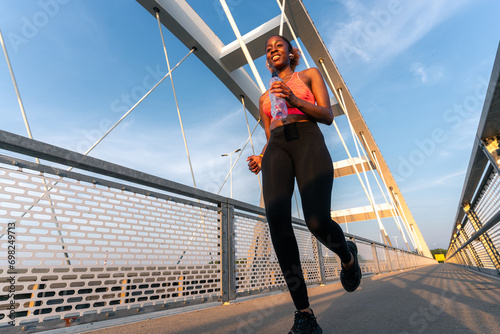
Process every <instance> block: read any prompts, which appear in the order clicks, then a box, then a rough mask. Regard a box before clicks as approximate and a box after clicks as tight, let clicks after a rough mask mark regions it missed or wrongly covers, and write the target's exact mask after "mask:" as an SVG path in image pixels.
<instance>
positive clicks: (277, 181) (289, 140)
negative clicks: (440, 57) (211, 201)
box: [262, 122, 351, 310]
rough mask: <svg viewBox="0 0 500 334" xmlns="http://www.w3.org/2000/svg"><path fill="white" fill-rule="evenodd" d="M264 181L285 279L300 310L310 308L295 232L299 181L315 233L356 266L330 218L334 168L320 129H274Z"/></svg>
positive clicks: (269, 218) (307, 125) (301, 126)
mask: <svg viewBox="0 0 500 334" xmlns="http://www.w3.org/2000/svg"><path fill="white" fill-rule="evenodd" d="M262 178H263V187H264V189H263V192H264V202H265V206H266V216H267V221H268V223H269V230H270V232H271V239H272V241H273V246H274V250H275V253H276V256H277V257H278V261H279V263H280V267H281V270H282V272H283V276H284V277H285V281H286V284H287V286H288V290H289V291H290V294H291V296H292V299H293V303H294V304H295V307H296V308H297V309H298V310H301V309H305V308H308V307H309V300H308V296H307V287H306V283H305V281H304V276H303V274H302V269H301V266H300V255H299V249H298V245H297V240H296V239H295V234H294V233H293V228H292V195H293V188H294V178H297V184H298V187H299V191H300V196H301V199H302V210H303V212H304V218H305V221H306V224H307V227H308V228H309V230H310V231H311V233H312V234H313V235H314V236H315V237H316V238H317V239H318V240H319V241H320V242H321V243H322V244H324V245H325V246H326V247H327V248H328V249H330V250H331V251H333V252H335V254H337V255H338V256H339V257H340V260H341V261H342V262H344V263H348V262H349V261H351V253H350V251H349V249H348V248H347V244H346V241H345V237H344V232H343V231H342V229H341V228H340V226H339V225H338V224H337V223H336V222H334V221H333V220H332V219H331V216H330V203H331V192H332V185H333V165H332V159H331V157H330V153H329V152H328V149H327V148H326V145H325V141H324V138H323V134H322V133H321V131H320V129H319V127H318V125H317V124H316V123H313V122H299V123H291V124H287V125H285V126H281V127H278V128H275V129H273V130H272V131H271V137H270V138H269V142H268V144H267V148H266V152H265V154H264V158H263V159H262Z"/></svg>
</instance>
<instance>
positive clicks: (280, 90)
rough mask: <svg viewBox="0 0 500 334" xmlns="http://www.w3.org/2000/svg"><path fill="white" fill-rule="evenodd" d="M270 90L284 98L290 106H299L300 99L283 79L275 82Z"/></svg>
mask: <svg viewBox="0 0 500 334" xmlns="http://www.w3.org/2000/svg"><path fill="white" fill-rule="evenodd" d="M269 92H270V93H273V94H276V96H277V97H282V98H284V99H285V100H286V102H287V103H288V105H289V106H290V107H292V108H296V107H297V104H298V101H299V99H298V97H296V96H295V94H294V93H293V92H292V90H291V89H290V87H288V86H287V85H286V84H285V83H284V82H283V81H275V82H273V84H272V85H271V87H269Z"/></svg>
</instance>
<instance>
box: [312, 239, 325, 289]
mask: <svg viewBox="0 0 500 334" xmlns="http://www.w3.org/2000/svg"><path fill="white" fill-rule="evenodd" d="M314 239H315V240H316V252H317V254H318V264H319V282H320V284H325V283H326V273H325V263H324V262H323V250H322V248H321V243H320V242H319V241H318V239H316V238H314Z"/></svg>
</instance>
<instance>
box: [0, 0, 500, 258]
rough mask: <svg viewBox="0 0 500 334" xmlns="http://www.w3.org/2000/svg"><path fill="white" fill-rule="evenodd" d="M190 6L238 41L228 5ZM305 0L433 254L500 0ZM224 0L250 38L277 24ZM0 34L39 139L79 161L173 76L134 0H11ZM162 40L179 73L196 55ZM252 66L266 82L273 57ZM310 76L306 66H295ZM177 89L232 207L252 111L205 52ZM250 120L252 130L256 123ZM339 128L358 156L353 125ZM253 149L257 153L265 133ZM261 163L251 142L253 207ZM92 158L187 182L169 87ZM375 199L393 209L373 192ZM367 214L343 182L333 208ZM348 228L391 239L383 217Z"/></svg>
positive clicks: (197, 144)
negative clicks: (256, 164) (255, 162)
mask: <svg viewBox="0 0 500 334" xmlns="http://www.w3.org/2000/svg"><path fill="white" fill-rule="evenodd" d="M187 2H188V3H189V4H190V5H191V6H192V7H193V8H194V9H195V10H196V11H197V12H198V13H199V15H200V16H201V18H202V19H203V20H204V21H205V22H206V23H207V24H208V26H209V27H210V28H211V29H212V30H213V31H214V32H215V33H216V34H217V35H218V36H219V38H220V39H221V40H222V42H223V43H225V44H228V43H230V42H232V41H233V40H234V39H235V36H234V33H233V31H232V30H231V28H230V25H229V23H228V21H227V19H226V17H225V15H224V14H223V11H222V8H221V6H220V3H219V0H188V1H187ZM303 2H304V4H305V7H306V8H307V10H308V12H309V14H310V16H311V17H312V19H313V21H314V23H315V25H316V28H317V29H318V31H319V34H320V35H321V37H322V39H323V40H324V42H325V44H326V45H327V47H328V49H329V51H330V53H331V55H332V57H333V59H334V61H335V63H336V65H337V67H338V69H339V71H340V73H341V75H342V77H343V79H344V81H345V82H346V84H347V87H348V88H349V90H350V92H351V94H352V96H353V98H354V100H355V101H356V104H357V106H358V108H359V110H360V111H361V114H362V115H363V117H364V119H365V121H366V123H367V125H368V127H369V129H370V131H371V132H372V135H373V137H374V138H375V140H376V142H377V144H378V146H379V148H380V150H381V152H382V154H383V156H384V158H385V160H386V162H387V164H388V165H389V168H390V169H391V171H392V173H393V175H394V177H395V178H396V181H397V182H398V186H399V188H400V189H401V192H402V195H403V197H404V198H405V200H406V202H407V204H408V206H409V208H410V210H411V211H412V214H413V217H414V219H415V221H416V223H417V225H418V226H419V228H420V230H421V232H422V234H423V236H424V238H425V240H426V242H427V244H428V246H429V248H430V249H434V248H438V247H439V248H447V247H448V243H449V240H450V235H451V232H452V228H453V225H454V219H455V217H456V213H457V208H458V202H459V199H460V195H461V191H462V187H463V182H464V178H465V173H466V170H467V166H468V163H469V158H470V154H471V150H472V143H473V139H474V135H475V133H476V131H477V126H478V121H479V116H480V114H481V110H482V107H483V102H484V96H485V92H486V87H487V84H488V82H489V79H490V75H491V70H492V67H493V62H494V59H495V55H496V52H497V48H498V46H499V37H500V36H499V32H500V20H498V13H499V12H500V2H498V1H495V0H484V1H475V0H442V1H420V0H417V1H411V2H409V1H398V0H387V1H373V0H368V1H361V0H304V1H303ZM227 4H228V6H229V8H230V10H231V12H232V14H233V16H234V18H235V20H236V22H237V24H238V27H239V29H240V31H241V33H242V34H245V33H246V32H249V31H250V30H252V29H254V28H256V27H257V26H259V25H260V24H263V23H265V22H266V21H268V20H269V19H271V18H273V17H275V16H277V15H278V14H279V13H280V11H279V8H278V6H277V4H276V2H275V1H274V0H255V1H249V0H246V1H245V0H227ZM0 29H1V30H2V33H3V36H4V39H5V41H6V47H7V49H8V52H9V56H10V61H11V64H12V67H13V70H14V74H15V76H16V79H17V84H18V87H19V90H20V94H21V97H22V100H23V104H24V108H25V110H26V114H27V117H28V120H29V124H30V127H31V131H32V134H33V138H34V139H37V140H40V141H43V142H47V143H50V144H53V145H56V146H60V147H64V148H67V149H71V150H74V151H77V152H80V153H84V152H85V151H86V150H87V149H88V148H89V147H90V146H91V145H92V144H93V143H94V142H95V141H96V140H97V139H99V138H100V137H101V136H102V135H104V133H105V132H106V131H107V130H108V129H109V128H110V126H111V125H113V124H114V123H115V122H116V121H117V120H118V119H120V117H122V116H123V114H124V113H125V112H127V111H128V110H129V109H130V108H131V107H132V106H133V105H134V104H135V103H136V102H137V101H138V100H139V99H140V98H141V97H142V96H143V94H144V93H145V92H147V91H148V90H149V89H150V88H151V87H152V86H153V85H155V84H156V83H157V82H158V80H159V79H160V78H161V77H163V75H165V74H166V73H167V65H166V61H165V55H164V53H163V47H162V43H161V39H160V34H159V31H158V26H157V22H156V19H155V18H154V17H153V16H151V14H149V13H148V12H146V10H145V9H144V8H143V7H142V6H141V5H139V4H138V3H137V2H136V1H133V0H108V1H98V0H87V1H77V0H39V1H34V0H30V1H28V0H18V1H15V2H14V1H0ZM163 33H164V37H165V43H166V49H167V52H168V57H169V61H170V64H171V66H174V65H175V64H177V63H178V62H179V61H180V60H181V59H182V58H183V57H184V56H186V55H187V53H188V52H189V50H188V49H187V48H186V47H185V46H184V45H183V44H182V43H181V42H180V41H178V40H177V38H176V37H175V36H173V35H172V34H171V33H170V32H169V31H168V30H166V29H163ZM305 57H308V55H307V54H306V55H305ZM0 58H1V60H0V129H2V130H5V131H9V132H13V133H16V134H19V135H23V136H27V130H26V128H25V125H24V122H23V118H22V114H21V111H20V107H19V104H18V101H17V98H16V95H15V90H14V87H13V84H12V80H11V77H10V74H9V71H8V67H7V62H6V61H5V57H4V56H3V54H2V56H1V57H0ZM310 63H311V64H312V61H310ZM256 65H257V67H258V68H259V73H260V74H261V76H262V77H263V80H264V82H266V81H267V77H268V76H269V74H268V72H267V70H266V69H265V66H264V59H262V58H261V59H258V60H256ZM245 68H246V69H247V71H248V72H249V73H250V70H249V68H248V66H246V67H245ZM303 69H305V65H304V64H301V65H299V67H298V69H297V70H303ZM172 78H173V82H174V86H175V91H176V94H177V101H178V105H179V111H180V114H181V117H182V122H183V126H184V130H185V134H186V142H187V145H188V148H189V152H190V157H191V162H192V166H193V171H194V175H195V180H196V184H197V187H198V188H200V189H203V190H207V191H211V192H214V193H217V192H219V190H220V194H221V195H224V196H229V195H230V182H229V181H228V182H226V184H225V185H224V186H223V187H222V189H221V185H222V184H223V181H224V179H225V178H226V175H227V173H228V171H229V166H230V161H229V157H227V156H226V157H223V156H222V154H225V153H229V152H233V151H234V150H236V149H238V148H240V149H243V147H244V144H245V142H246V140H247V138H248V132H247V125H246V121H245V114H244V110H243V108H242V105H241V103H240V101H238V100H237V99H236V98H234V96H233V95H232V94H231V93H230V92H229V90H228V89H227V88H226V87H225V86H224V85H223V84H222V83H221V82H220V81H219V80H218V79H217V78H216V77H215V76H214V75H213V74H212V73H211V72H210V70H208V69H207V68H206V67H205V66H204V65H203V64H202V63H201V61H200V60H198V59H197V58H196V55H195V54H192V55H190V56H189V57H188V58H187V59H186V60H185V61H184V62H183V63H182V64H181V65H180V66H179V67H178V68H177V69H176V70H175V71H174V72H173V74H172ZM247 115H248V117H249V126H250V128H251V129H253V128H254V126H255V124H256V122H255V120H254V119H253V118H252V117H251V116H250V114H247ZM336 122H337V124H338V125H339V128H340V129H341V133H342V136H343V137H344V138H346V141H347V143H348V145H349V146H350V149H351V152H354V146H353V143H352V139H350V132H349V130H348V125H347V123H346V118H345V117H339V118H338V119H336ZM321 129H322V131H323V133H324V135H325V140H326V142H327V145H328V147H329V149H330V153H331V155H332V158H333V160H334V161H339V160H344V159H346V158H347V154H346V152H345V150H344V149H343V147H342V145H341V142H340V138H339V136H338V135H337V133H336V132H335V130H334V129H333V127H332V126H330V127H327V126H321ZM253 143H254V146H255V151H256V152H260V150H261V149H262V146H263V145H264V144H265V135H264V132H263V131H262V129H261V128H260V127H259V128H258V129H257V130H256V132H255V134H254V137H253ZM250 154H252V150H251V148H250V146H249V145H248V146H247V147H246V148H245V149H244V150H243V151H242V155H241V158H240V159H239V161H238V163H237V164H236V165H235V167H234V170H233V182H232V184H233V197H234V198H236V199H239V200H242V201H245V202H249V203H252V204H255V205H258V204H259V201H260V189H259V183H258V181H257V178H256V176H255V175H253V174H251V173H250V172H249V171H248V169H247V166H246V162H245V160H246V157H247V156H248V155H250ZM89 155H91V156H94V157H97V158H100V159H103V160H106V161H110V162H113V163H118V164H121V165H124V166H126V167H130V168H134V169H138V170H141V171H144V172H147V173H151V174H153V175H156V176H160V177H164V178H166V179H169V180H172V181H176V182H180V183H183V184H186V185H189V186H192V185H193V179H192V177H191V173H190V169H189V163H188V158H187V155H186V149H185V146H184V142H183V139H182V133H181V127H180V123H179V117H178V113H177V107H176V103H175V99H174V94H173V90H172V85H171V83H170V80H168V79H167V80H165V81H164V82H163V83H162V84H160V85H159V86H158V88H157V89H156V90H154V91H153V92H152V93H151V94H150V95H149V96H148V97H147V98H146V99H145V100H144V101H143V102H142V103H141V104H139V105H138V107H137V108H136V109H134V111H133V112H131V113H130V115H129V116H128V117H127V118H126V119H125V120H124V121H123V122H122V123H121V124H120V125H119V126H118V127H117V128H116V129H115V130H114V131H113V132H112V133H111V134H110V135H109V136H108V137H106V138H105V139H104V140H103V141H102V143H101V144H99V145H98V146H97V147H96V148H95V149H94V150H93V151H92V152H91V153H90V154H89ZM236 157H237V155H236V154H233V155H232V157H231V159H232V161H233V162H234V160H235V159H236ZM372 182H374V179H373V180H372ZM372 188H373V189H374V193H375V199H376V201H377V203H380V202H382V201H383V198H382V195H381V194H377V191H376V190H377V189H376V188H377V186H376V183H372ZM379 193H380V192H379ZM367 205H369V202H368V200H367V198H366V197H365V196H364V193H363V190H362V188H361V186H360V185H359V182H358V181H357V179H356V178H355V177H344V178H340V179H337V180H335V184H334V189H333V197H332V209H333V210H340V209H347V208H352V207H358V206H367ZM294 210H295V211H296V208H294ZM295 214H296V215H298V214H299V213H297V212H296V213H295ZM383 224H384V227H385V228H386V230H387V231H388V234H389V236H390V238H391V241H392V242H393V244H394V245H399V246H402V243H403V241H402V236H401V235H400V234H399V232H398V230H397V227H396V224H395V223H394V220H392V219H384V220H383ZM342 227H343V229H344V230H346V231H349V232H350V233H353V234H356V235H359V236H363V237H367V238H370V239H373V240H377V241H378V240H379V239H380V235H379V229H378V225H377V222H376V221H368V222H360V223H350V224H349V225H348V226H345V225H342Z"/></svg>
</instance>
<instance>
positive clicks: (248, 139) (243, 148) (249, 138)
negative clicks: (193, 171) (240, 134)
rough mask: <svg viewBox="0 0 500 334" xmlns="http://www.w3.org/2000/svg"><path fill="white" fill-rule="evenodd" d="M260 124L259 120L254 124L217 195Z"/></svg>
mask: <svg viewBox="0 0 500 334" xmlns="http://www.w3.org/2000/svg"><path fill="white" fill-rule="evenodd" d="M259 124H260V118H259V120H258V121H257V124H255V126H254V128H253V130H252V133H251V134H250V136H249V137H248V138H247V141H246V142H245V145H243V147H242V148H241V151H240V153H239V154H238V157H237V158H236V160H235V161H234V162H233V164H232V166H231V168H230V169H229V172H228V173H227V175H226V178H225V179H224V181H222V185H221V186H220V188H219V191H217V195H219V194H220V192H221V190H222V187H224V185H225V184H226V181H227V179H228V178H229V176H230V175H231V173H232V172H233V168H234V166H236V163H237V162H238V160H239V159H240V157H241V155H242V154H243V151H244V150H245V148H246V147H247V145H248V142H249V141H250V140H251V138H252V135H253V133H254V132H255V130H256V129H257V126H258V125H259Z"/></svg>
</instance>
